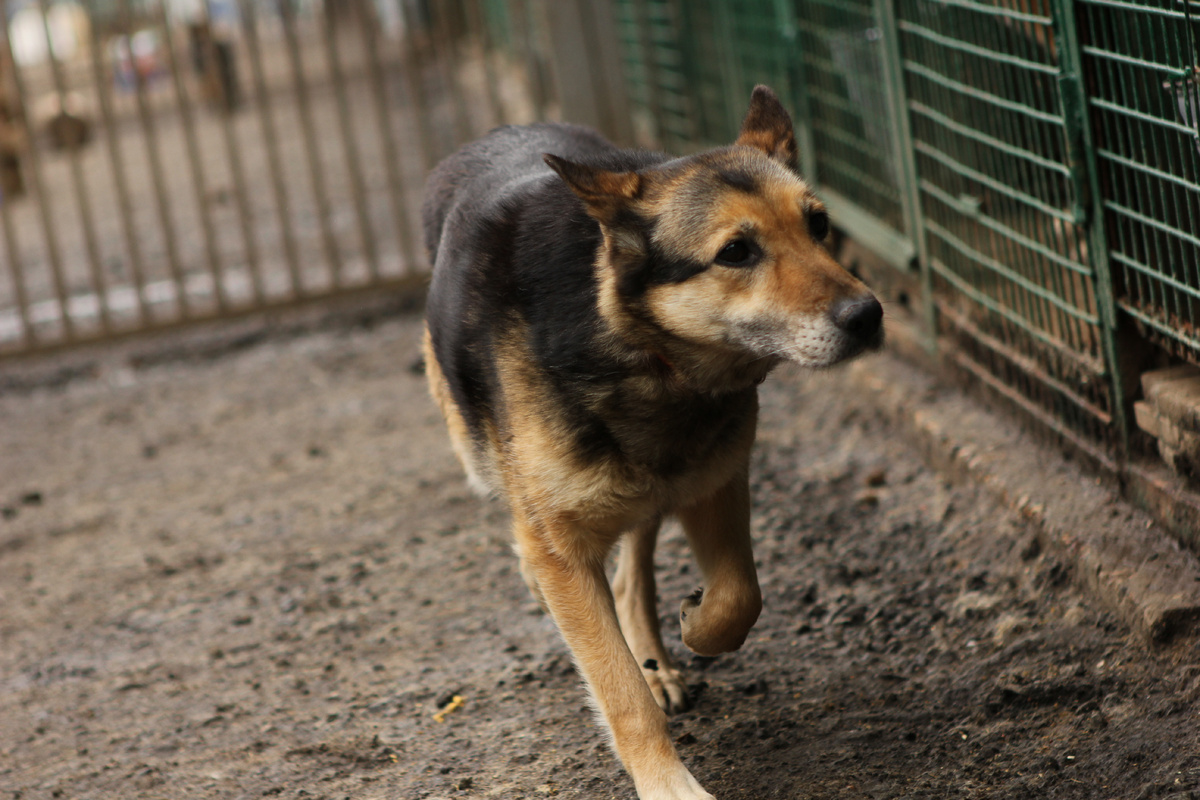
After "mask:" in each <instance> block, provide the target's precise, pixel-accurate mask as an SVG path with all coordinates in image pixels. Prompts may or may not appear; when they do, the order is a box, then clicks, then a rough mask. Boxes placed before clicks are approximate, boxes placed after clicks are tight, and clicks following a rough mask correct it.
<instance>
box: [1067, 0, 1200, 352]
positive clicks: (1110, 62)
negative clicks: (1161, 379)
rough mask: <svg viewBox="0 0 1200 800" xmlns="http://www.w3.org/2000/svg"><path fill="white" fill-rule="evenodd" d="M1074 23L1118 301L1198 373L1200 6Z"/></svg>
mask: <svg viewBox="0 0 1200 800" xmlns="http://www.w3.org/2000/svg"><path fill="white" fill-rule="evenodd" d="M1077 15H1078V16H1077V26H1078V30H1079V36H1080V39H1081V44H1082V53H1083V60H1084V69H1085V73H1086V76H1087V79H1088V82H1087V83H1088V90H1089V94H1090V98H1089V104H1090V107H1091V120H1092V125H1093V131H1094V132H1093V139H1094V141H1095V146H1096V159H1097V164H1098V167H1099V169H1100V173H1101V179H1102V184H1101V187H1100V191H1101V192H1102V201H1103V205H1104V211H1105V219H1104V222H1105V231H1106V234H1107V237H1108V243H1109V262H1110V265H1111V267H1110V268H1111V269H1112V271H1113V276H1114V282H1115V284H1116V291H1117V302H1118V304H1119V306H1120V307H1121V308H1122V309H1124V310H1125V311H1127V312H1128V313H1129V314H1131V315H1132V316H1133V317H1134V318H1135V319H1137V320H1138V321H1139V322H1140V323H1141V325H1142V328H1143V330H1144V331H1145V332H1146V334H1147V335H1148V336H1150V337H1151V338H1153V339H1155V340H1156V341H1158V342H1159V343H1160V344H1163V345H1165V346H1167V347H1168V348H1169V349H1172V350H1174V351H1175V352H1176V353H1178V354H1179V355H1182V356H1184V357H1187V358H1190V359H1191V360H1193V361H1197V363H1200V327H1198V326H1200V49H1198V48H1200V44H1198V42H1200V3H1197V2H1188V3H1183V2H1179V0H1149V1H1148V2H1147V0H1142V1H1141V2H1137V3H1131V2H1105V1H1104V0H1086V1H1085V2H1083V3H1080V4H1078V6H1077Z"/></svg>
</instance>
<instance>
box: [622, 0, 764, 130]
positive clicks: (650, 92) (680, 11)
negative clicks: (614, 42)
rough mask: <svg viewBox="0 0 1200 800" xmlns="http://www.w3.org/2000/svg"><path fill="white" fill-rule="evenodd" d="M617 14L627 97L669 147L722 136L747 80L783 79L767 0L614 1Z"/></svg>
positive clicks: (737, 113)
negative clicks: (623, 58)
mask: <svg viewBox="0 0 1200 800" xmlns="http://www.w3.org/2000/svg"><path fill="white" fill-rule="evenodd" d="M616 13H617V24H618V28H619V30H620V32H621V40H622V46H623V51H624V55H625V68H626V77H627V81H628V84H629V87H630V94H631V96H632V98H631V99H632V101H633V104H634V106H635V107H636V108H637V109H638V110H639V111H640V112H642V113H643V114H646V115H648V116H649V117H650V119H652V120H653V123H654V128H655V129H656V133H657V138H658V139H659V140H660V141H661V143H662V144H663V145H664V146H666V147H668V148H670V149H673V150H691V149H697V148H700V147H706V146H712V145H717V144H725V143H728V142H729V141H731V140H732V139H733V138H734V137H735V136H736V135H737V131H738V126H739V124H740V122H741V119H742V116H743V115H744V114H745V112H746V105H747V102H748V101H749V99H750V91H751V89H753V88H754V85H755V84H757V83H768V84H772V85H774V86H775V87H776V88H781V87H782V86H783V85H786V83H787V64H786V59H787V53H786V51H785V49H784V47H783V40H782V38H781V31H782V27H781V25H780V23H779V19H778V17H777V13H776V7H775V5H774V4H772V3H771V2H761V1H760V2H755V1H754V0H742V1H741V2H739V0H689V1H688V2H684V0H618V1H617V3H616Z"/></svg>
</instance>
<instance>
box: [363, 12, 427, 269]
mask: <svg viewBox="0 0 1200 800" xmlns="http://www.w3.org/2000/svg"><path fill="white" fill-rule="evenodd" d="M358 10H359V15H358V18H359V22H360V24H361V33H362V38H363V43H364V45H365V47H366V54H367V70H368V80H369V82H370V84H371V96H372V98H373V99H374V106H375V108H374V112H375V122H376V126H377V129H376V130H377V135H378V136H379V141H380V143H381V147H382V150H383V166H384V172H385V174H386V177H387V197H388V208H389V211H390V212H391V213H390V214H389V218H390V219H392V220H394V223H395V224H394V227H395V230H396V242H397V245H398V247H399V250H400V255H401V257H402V258H403V261H404V265H403V268H402V269H401V270H400V271H401V273H405V272H408V273H411V272H413V271H414V270H415V269H416V267H417V263H418V256H417V250H416V246H415V244H414V242H413V237H412V220H411V219H410V218H409V213H408V204H407V203H406V202H405V201H404V190H405V186H404V180H403V178H402V177H401V175H400V157H399V154H398V153H397V152H396V141H395V137H394V136H393V134H392V131H391V112H390V109H391V105H392V104H391V103H390V102H389V98H388V94H387V81H386V80H385V78H384V74H383V65H382V63H381V62H380V56H379V20H378V16H377V14H376V12H375V6H374V5H372V4H370V3H359V4H358ZM414 135H415V136H417V137H418V138H420V137H421V132H420V128H419V126H418V127H417V128H416V129H415V133H414ZM418 149H419V148H418Z"/></svg>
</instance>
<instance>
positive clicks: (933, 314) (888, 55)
mask: <svg viewBox="0 0 1200 800" xmlns="http://www.w3.org/2000/svg"><path fill="white" fill-rule="evenodd" d="M875 13H876V14H877V15H878V17H879V27H880V30H881V33H882V34H883V59H884V61H883V66H884V70H883V71H884V77H885V79H886V80H887V96H888V111H889V113H890V114H891V118H892V133H893V139H894V153H895V159H896V163H897V164H899V166H900V189H901V195H900V197H901V207H902V210H903V213H904V232H905V233H906V234H907V235H908V238H909V239H910V240H912V243H913V246H914V248H915V256H916V261H917V269H919V270H920V275H921V284H920V285H921V309H922V312H923V313H922V324H923V326H924V327H923V329H922V330H921V334H922V337H921V338H922V340H923V341H922V344H924V346H925V349H926V350H927V351H929V352H930V353H933V352H935V351H936V350H937V310H936V308H935V307H934V303H933V275H932V273H931V272H930V269H929V259H928V254H927V252H926V251H927V247H926V242H925V229H924V224H925V220H924V217H923V216H922V214H921V186H920V182H919V178H918V176H917V158H916V150H915V149H914V148H913V137H912V127H911V126H910V124H909V119H908V93H907V92H906V91H905V88H904V55H903V53H901V52H900V28H899V26H898V25H897V23H896V4H895V2H893V1H892V0H875Z"/></svg>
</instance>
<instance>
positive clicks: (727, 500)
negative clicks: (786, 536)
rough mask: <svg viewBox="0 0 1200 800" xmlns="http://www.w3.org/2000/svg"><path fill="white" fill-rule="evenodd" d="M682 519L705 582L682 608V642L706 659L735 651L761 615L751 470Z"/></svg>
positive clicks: (683, 514) (683, 513) (742, 472)
mask: <svg viewBox="0 0 1200 800" xmlns="http://www.w3.org/2000/svg"><path fill="white" fill-rule="evenodd" d="M679 519H680V521H681V522H682V523H683V529H684V531H685V532H686V533H687V537H688V540H689V541H690V542H691V544H692V552H693V553H695V555H696V561H697V563H699V565H700V571H701V572H702V573H703V574H704V582H705V587H704V589H703V591H702V592H698V593H697V594H695V595H692V596H691V597H689V598H687V599H686V600H684V601H683V603H682V604H681V607H680V620H681V623H682V627H683V641H684V644H686V645H687V646H688V647H690V648H691V649H692V650H694V651H695V652H697V653H699V654H701V655H706V656H712V655H717V654H718V653H727V652H729V651H731V650H737V649H738V648H739V647H741V646H742V643H743V642H744V641H746V636H747V634H749V633H750V629H751V628H752V627H753V626H754V623H755V622H756V621H757V620H758V615H759V613H760V612H761V611H762V592H761V590H760V589H759V587H758V574H757V572H756V571H755V568H754V553H753V552H752V551H751V548H750V486H749V481H748V478H747V469H746V468H743V469H742V470H740V471H739V472H738V474H737V475H735V476H734V478H733V479H732V480H730V481H729V483H727V484H726V485H725V486H723V487H722V488H721V489H719V490H718V491H716V492H714V493H713V494H712V496H710V497H708V498H705V499H704V500H701V501H700V502H698V503H696V504H695V505H693V506H691V507H689V508H686V509H682V510H681V511H680V512H679Z"/></svg>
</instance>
